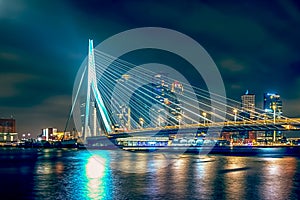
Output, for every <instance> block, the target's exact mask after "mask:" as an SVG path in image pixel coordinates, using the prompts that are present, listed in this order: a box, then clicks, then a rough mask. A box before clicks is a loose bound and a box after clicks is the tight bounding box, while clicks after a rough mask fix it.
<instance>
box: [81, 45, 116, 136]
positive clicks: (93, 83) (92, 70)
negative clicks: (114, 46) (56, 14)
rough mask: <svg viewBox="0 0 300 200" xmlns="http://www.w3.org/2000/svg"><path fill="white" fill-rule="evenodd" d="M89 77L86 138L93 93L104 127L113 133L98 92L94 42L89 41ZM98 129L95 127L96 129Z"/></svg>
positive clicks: (85, 123) (86, 105)
mask: <svg viewBox="0 0 300 200" xmlns="http://www.w3.org/2000/svg"><path fill="white" fill-rule="evenodd" d="M86 73H87V77H88V81H87V82H88V86H87V96H86V104H85V121H84V125H85V126H84V132H83V134H84V136H85V137H86V136H88V125H89V113H90V105H91V92H92V95H93V96H94V98H95V102H96V105H95V106H96V108H98V111H99V112H100V114H101V117H102V120H103V123H104V127H105V129H106V132H107V133H110V132H112V130H111V124H112V123H111V121H110V118H109V116H108V112H107V109H106V108H105V105H104V103H103V100H102V97H101V94H100V92H99V90H98V86H97V78H96V67H95V56H94V47H93V40H89V56H88V70H87V71H86ZM95 128H96V127H94V129H95Z"/></svg>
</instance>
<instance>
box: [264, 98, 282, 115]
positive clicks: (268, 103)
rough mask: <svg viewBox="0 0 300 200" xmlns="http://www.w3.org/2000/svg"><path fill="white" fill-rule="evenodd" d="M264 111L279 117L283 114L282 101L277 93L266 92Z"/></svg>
mask: <svg viewBox="0 0 300 200" xmlns="http://www.w3.org/2000/svg"><path fill="white" fill-rule="evenodd" d="M264 111H265V113H266V114H273V113H274V111H275V113H276V116H277V117H280V116H281V114H282V101H281V99H280V95H279V94H277V93H264Z"/></svg>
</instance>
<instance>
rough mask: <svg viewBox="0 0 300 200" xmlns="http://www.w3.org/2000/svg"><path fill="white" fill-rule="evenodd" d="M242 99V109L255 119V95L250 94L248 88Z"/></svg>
mask: <svg viewBox="0 0 300 200" xmlns="http://www.w3.org/2000/svg"><path fill="white" fill-rule="evenodd" d="M241 99H242V110H243V112H244V113H247V115H248V116H249V117H250V118H251V119H253V118H254V117H255V95H254V94H250V93H249V91H248V90H247V91H246V93H245V94H244V95H242V96H241Z"/></svg>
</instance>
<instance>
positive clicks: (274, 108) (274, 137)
mask: <svg viewBox="0 0 300 200" xmlns="http://www.w3.org/2000/svg"><path fill="white" fill-rule="evenodd" d="M272 109H273V123H274V124H275V123H276V104H273V106H272ZM275 140H276V131H275V130H274V132H273V142H275Z"/></svg>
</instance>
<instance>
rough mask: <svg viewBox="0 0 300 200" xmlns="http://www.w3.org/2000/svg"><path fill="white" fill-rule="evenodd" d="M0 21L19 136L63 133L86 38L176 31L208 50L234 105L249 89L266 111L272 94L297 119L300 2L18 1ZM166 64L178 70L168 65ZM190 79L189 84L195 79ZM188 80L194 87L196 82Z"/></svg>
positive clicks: (3, 108) (0, 58) (4, 77)
mask: <svg viewBox="0 0 300 200" xmlns="http://www.w3.org/2000/svg"><path fill="white" fill-rule="evenodd" d="M150 8H151V9H150ZM54 11H55V15H53V13H54ZM146 11H148V12H146ZM187 11H188V13H189V15H187V14H186V13H187ZM0 13H1V14H0V21H1V24H2V27H3V29H2V30H3V31H2V32H1V34H0V35H1V37H0V41H1V43H0V44H1V45H0V65H1V72H0V81H1V82H0V84H1V89H2V91H1V95H0V117H6V118H7V117H8V118H9V117H10V116H11V115H12V116H13V117H14V118H16V120H17V131H18V132H19V133H20V134H22V133H27V132H32V133H33V134H40V132H41V129H42V128H46V127H57V128H58V129H60V130H61V129H63V128H64V125H65V123H66V120H67V117H68V112H69V109H70V107H71V95H72V87H73V82H74V80H75V75H76V73H77V71H78V69H79V67H80V64H81V63H82V61H83V60H84V58H85V57H86V56H87V49H88V48H87V44H88V39H89V38H92V39H94V40H95V45H97V44H98V43H100V42H101V41H103V40H105V39H106V38H107V37H110V36H112V35H114V34H116V33H118V32H121V31H125V30H127V29H131V28H136V27H142V26H158V27H166V28H171V29H174V30H177V31H180V32H182V33H184V34H187V35H189V36H191V37H192V38H193V39H195V40H196V41H197V42H199V43H200V44H201V45H203V47H204V48H205V49H206V50H207V52H208V53H209V54H210V55H211V57H212V58H213V60H214V61H215V63H216V65H217V66H218V68H219V70H220V72H221V75H222V78H223V80H224V83H225V87H226V92H227V96H228V97H229V98H232V99H235V100H237V101H239V99H240V96H241V95H242V94H243V93H244V92H245V91H246V90H247V89H249V91H251V92H252V93H255V95H256V98H257V107H260V108H262V105H263V94H264V93H265V92H274V93H278V94H280V95H281V98H282V102H283V104H284V105H283V107H284V110H283V114H284V115H287V116H289V117H293V116H299V114H300V105H299V102H300V93H299V91H298V88H299V86H300V77H299V75H298V73H297V72H298V71H299V70H298V69H299V67H300V64H299V63H300V60H299V58H298V55H299V44H300V39H299V38H298V35H299V33H300V28H299V26H297V25H298V24H299V19H300V17H299V16H300V14H299V5H298V4H297V2H294V1H287V2H284V3H283V2H281V1H275V2H273V3H272V4H271V3H267V2H259V1H251V2H248V3H242V2H239V3H236V2H235V3H233V2H226V3H223V2H222V1H220V2H214V3H200V2H196V1H191V2H190V3H189V4H186V5H184V6H183V5H182V3H181V2H179V1H172V2H169V3H152V4H149V3H146V2H138V3H137V2H133V1H128V2H126V3H123V2H119V1H116V2H104V3H103V2H94V1H84V2H70V1H55V2H53V3H51V4H50V3H48V4H47V3H44V2H38V1H33V2H30V3H28V2H26V1H21V0H20V1H17V0H15V1H9V2H7V1H6V2H4V1H1V2H0ZM145 13H147V14H146V15H145ZM166 13H169V15H167V14H166ZM254 13H255V14H254ZM158 19H159V20H158ZM174 19H177V23H176V24H175V23H172V21H174ZM57 22H59V23H57ZM286 30H292V31H286ZM20 33H22V34H20ZM137 55H140V54H139V52H137ZM137 55H132V56H129V57H128V58H129V60H128V61H129V62H131V63H135V64H140V63H143V62H148V61H149V60H150V61H155V60H156V61H157V60H159V59H160V55H157V54H155V53H153V54H152V53H150V54H149V55H143V56H137ZM165 62H166V63H167V64H169V65H170V66H174V68H176V69H179V70H180V66H178V64H176V63H172V61H171V60H168V59H167V60H166V61H165ZM188 75H191V77H192V72H191V73H189V72H187V76H188ZM190 80H191V81H192V82H193V83H194V84H197V81H196V80H194V79H193V77H192V78H191V79H190Z"/></svg>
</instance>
